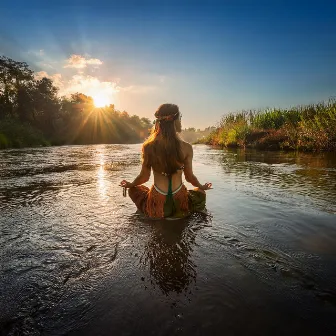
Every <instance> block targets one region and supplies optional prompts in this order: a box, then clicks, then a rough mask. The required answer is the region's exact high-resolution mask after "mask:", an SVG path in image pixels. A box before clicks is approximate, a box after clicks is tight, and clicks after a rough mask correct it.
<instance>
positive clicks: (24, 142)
mask: <svg viewBox="0 0 336 336" xmlns="http://www.w3.org/2000/svg"><path fill="white" fill-rule="evenodd" d="M50 145H51V143H50V141H48V140H47V139H46V138H45V137H44V135H43V133H42V132H41V131H40V130H38V129H37V128H35V127H33V126H31V125H30V124H29V123H19V122H17V121H13V120H8V121H1V122H0V149H6V148H22V147H41V146H43V147H45V146H50Z"/></svg>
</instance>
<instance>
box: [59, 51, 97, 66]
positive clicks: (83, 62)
mask: <svg viewBox="0 0 336 336" xmlns="http://www.w3.org/2000/svg"><path fill="white" fill-rule="evenodd" d="M101 64H103V62H102V61H101V60H99V59H98V58H89V59H86V58H85V57H83V56H81V55H75V54H73V55H71V56H70V57H69V58H68V59H67V60H66V65H64V68H74V69H84V68H86V67H87V65H101Z"/></svg>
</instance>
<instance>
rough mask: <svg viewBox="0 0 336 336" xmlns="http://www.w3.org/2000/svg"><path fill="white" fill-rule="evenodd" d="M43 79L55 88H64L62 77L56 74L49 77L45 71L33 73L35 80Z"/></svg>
mask: <svg viewBox="0 0 336 336" xmlns="http://www.w3.org/2000/svg"><path fill="white" fill-rule="evenodd" d="M44 77H46V78H49V79H51V80H52V81H53V82H54V85H55V86H57V87H58V88H59V89H62V88H63V87H64V83H63V79H62V75H61V74H60V73H56V74H53V75H49V74H48V73H47V72H46V71H39V72H36V73H35V78H36V79H37V80H40V79H42V78H44Z"/></svg>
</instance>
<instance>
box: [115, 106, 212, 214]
mask: <svg viewBox="0 0 336 336" xmlns="http://www.w3.org/2000/svg"><path fill="white" fill-rule="evenodd" d="M181 116H182V115H181V113H180V111H179V108H178V106H177V105H174V104H163V105H161V106H160V107H159V108H158V110H157V111H156V113H155V118H156V121H155V127H154V128H153V130H152V133H151V135H150V136H149V138H148V139H147V140H146V141H145V143H144V144H143V146H142V158H143V162H142V168H141V172H140V174H139V175H138V176H137V177H136V178H135V179H134V181H133V182H132V183H130V182H127V181H126V180H123V181H121V183H120V186H122V187H124V188H129V196H130V197H131V199H132V201H133V202H134V203H135V204H136V206H137V207H138V209H139V210H140V211H141V212H143V213H144V214H145V215H147V216H148V217H152V218H165V217H177V218H181V217H185V216H187V215H188V214H190V213H191V212H194V211H202V210H204V208H205V190H208V189H211V186H212V185H211V183H205V184H203V185H202V184H200V183H199V181H198V179H197V178H196V176H195V175H194V173H193V169H192V159H193V149H192V146H191V145H190V144H189V143H187V142H184V141H183V140H181V139H180V137H179V135H178V133H179V132H181V130H182V127H181ZM151 169H152V170H153V174H154V185H153V186H152V187H151V188H150V189H149V188H147V187H145V186H143V185H141V184H143V183H145V182H147V181H148V180H149V177H150V174H151ZM183 172H184V176H185V179H186V181H187V182H189V183H191V184H192V185H193V186H194V187H196V189H194V190H187V188H186V187H185V186H184V184H183V183H182V173H183Z"/></svg>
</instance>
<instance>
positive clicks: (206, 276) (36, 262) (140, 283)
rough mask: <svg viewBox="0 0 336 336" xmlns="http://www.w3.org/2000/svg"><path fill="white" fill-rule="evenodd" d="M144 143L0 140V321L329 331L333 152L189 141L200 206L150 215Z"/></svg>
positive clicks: (99, 328)
mask: <svg viewBox="0 0 336 336" xmlns="http://www.w3.org/2000/svg"><path fill="white" fill-rule="evenodd" d="M139 150H140V145H131V146H128V145H127V146H125V145H97V146H68V147H53V148H41V149H22V150H7V151H0V230H1V236H0V244H1V268H0V274H1V277H0V295H1V300H0V326H1V327H0V331H1V334H3V335H193V336H194V335H298V334H303V333H305V334H306V335H335V333H334V331H335V330H336V158H335V156H334V155H332V154H303V153H301V154H295V153H280V152H256V151H222V150H217V149H211V148H209V147H205V146H196V147H195V148H194V151H195V163H194V170H195V173H196V175H197V176H199V179H200V180H201V181H202V182H206V181H209V182H212V183H213V186H214V189H213V190H211V191H209V192H208V200H207V208H208V215H198V216H196V215H195V216H192V217H190V218H188V219H184V220H181V221H150V220H147V219H144V218H143V217H141V216H140V215H139V214H137V213H136V209H135V206H134V205H133V204H132V202H131V201H130V199H129V198H124V197H123V196H122V190H121V188H120V187H118V182H119V181H120V180H121V179H124V178H125V179H129V180H132V178H134V177H135V175H136V173H137V172H138V171H139V167H140V166H139V165H140V154H139Z"/></svg>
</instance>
